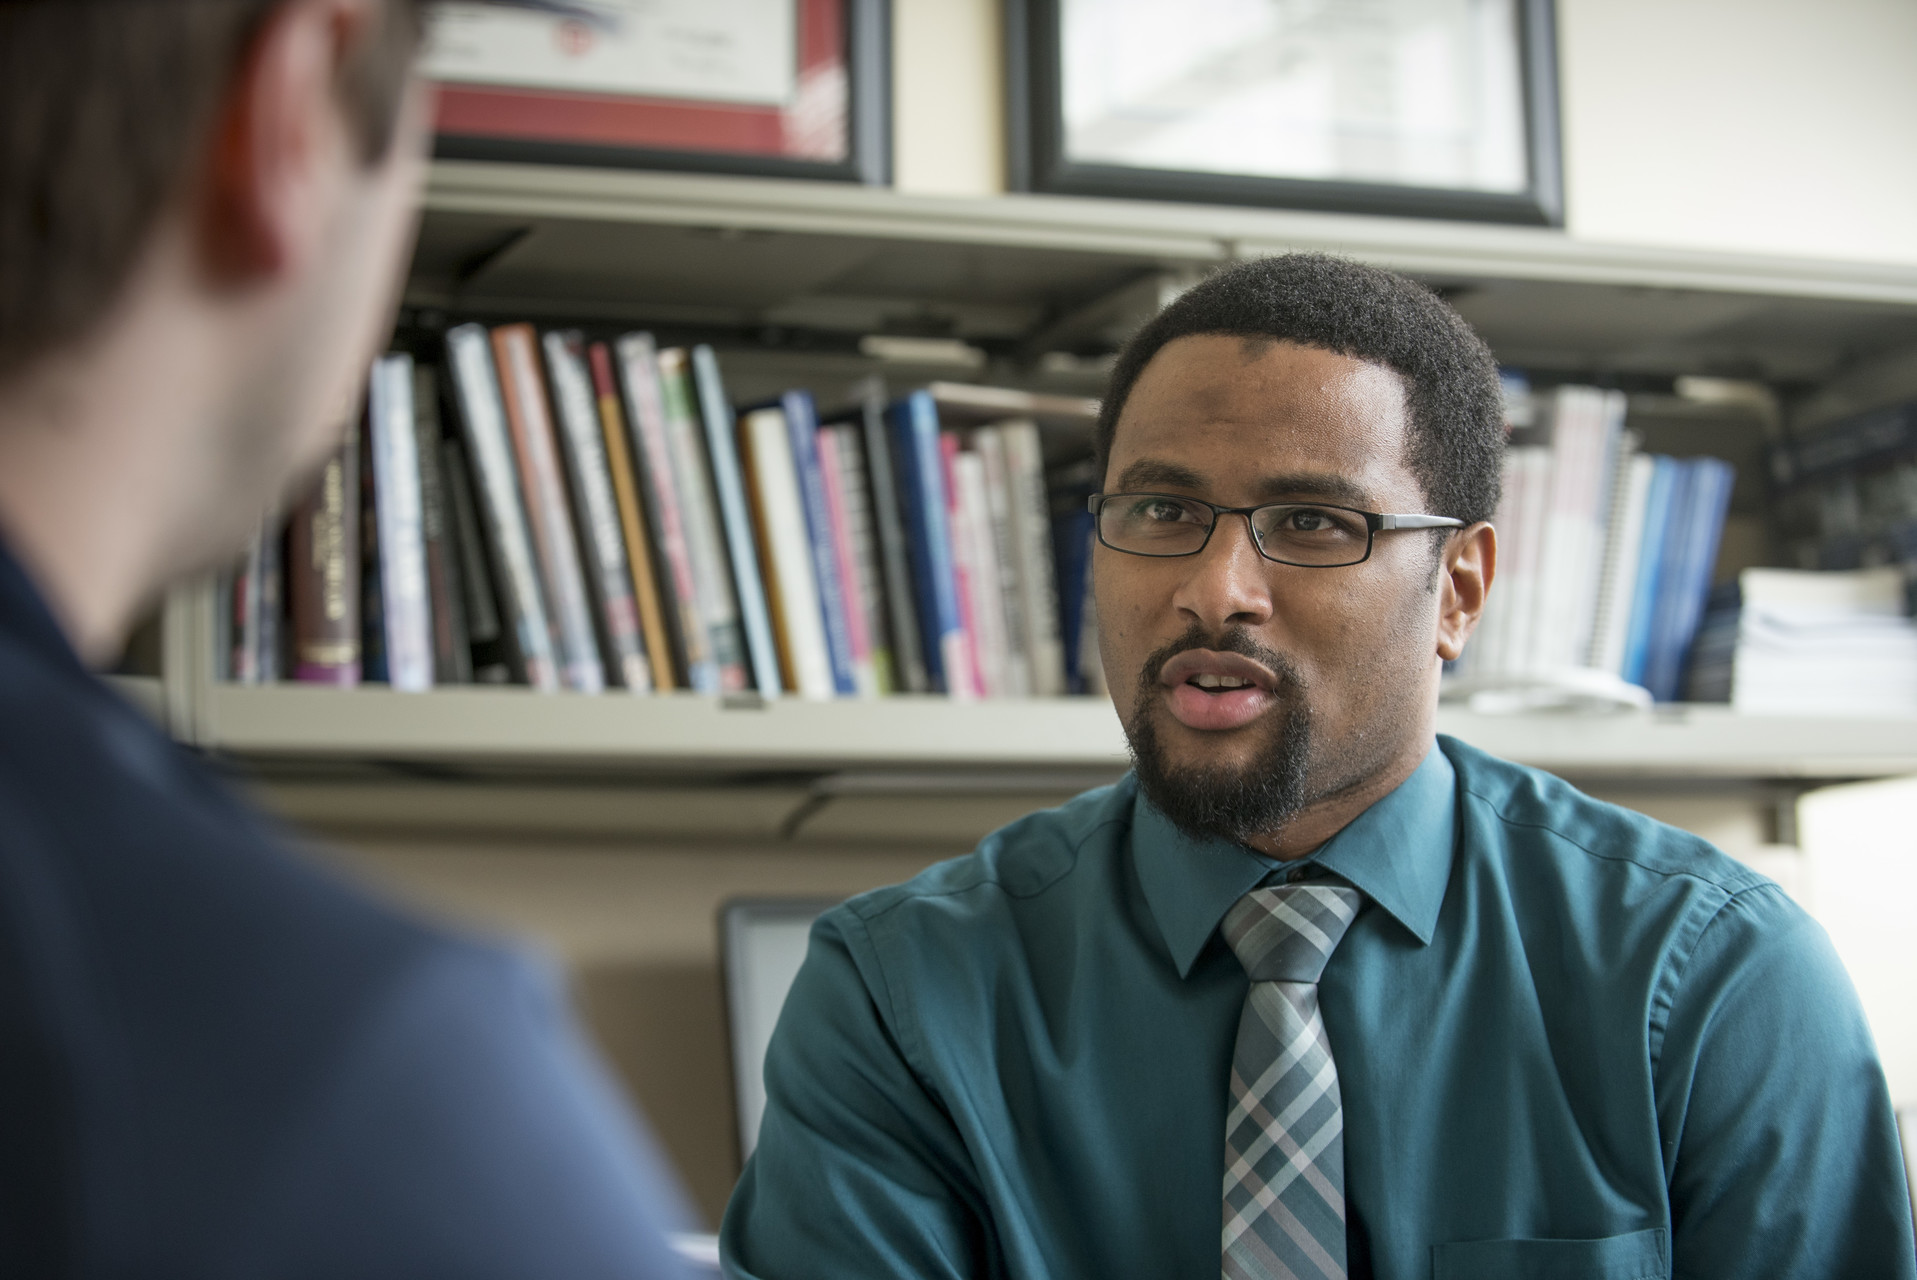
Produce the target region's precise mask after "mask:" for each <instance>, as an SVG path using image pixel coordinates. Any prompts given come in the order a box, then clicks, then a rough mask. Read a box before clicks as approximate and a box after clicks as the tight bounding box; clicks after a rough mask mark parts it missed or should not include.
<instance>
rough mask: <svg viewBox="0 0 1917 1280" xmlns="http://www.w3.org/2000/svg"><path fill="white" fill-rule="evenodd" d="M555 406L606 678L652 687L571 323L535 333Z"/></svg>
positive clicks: (579, 338) (601, 442)
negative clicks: (606, 662) (606, 661)
mask: <svg viewBox="0 0 1917 1280" xmlns="http://www.w3.org/2000/svg"><path fill="white" fill-rule="evenodd" d="M541 345H542V346H543V347H544V348H545V354H546V369H547V372H548V373H549V374H550V376H551V378H552V391H553V403H554V405H555V406H556V407H557V408H558V411H559V442H560V454H561V456H562V457H563V458H564V459H565V464H566V475H567V478H568V479H570V480H571V482H572V496H573V515H574V516H575V517H576V519H577V521H578V525H579V542H580V545H581V547H582V548H584V551H585V558H586V562H587V565H588V567H589V570H590V572H588V573H587V574H586V580H587V585H588V586H589V588H590V590H591V594H592V601H593V603H594V604H595V605H596V606H597V609H596V613H597V619H598V622H599V629H600V632H601V641H602V643H603V646H604V647H603V652H604V653H605V654H606V655H607V656H608V657H609V658H610V659H611V660H612V661H611V668H610V671H609V672H608V675H609V676H610V677H611V683H613V684H616V685H619V686H623V687H624V688H626V689H629V690H631V691H632V692H634V693H647V692H650V691H651V689H652V667H651V664H650V663H649V662H648V660H647V655H646V649H645V642H644V640H643V639H642V637H641V636H640V633H639V609H638V605H637V603H636V602H635V601H634V599H633V586H632V567H631V565H629V564H628V563H627V561H626V546H625V531H624V529H623V528H622V527H621V525H620V519H619V503H618V499H617V498H616V497H615V496H614V494H613V489H612V469H611V467H610V465H609V464H608V463H607V461H606V446H605V437H604V435H603V434H602V432H601V429H600V424H599V406H598V404H597V403H596V401H595V398H594V396H593V389H592V379H591V376H590V375H589V373H588V372H587V369H586V342H585V338H584V336H583V335H581V334H580V333H579V332H578V331H577V330H572V331H568V332H548V333H547V334H545V335H544V337H543V338H542V339H541Z"/></svg>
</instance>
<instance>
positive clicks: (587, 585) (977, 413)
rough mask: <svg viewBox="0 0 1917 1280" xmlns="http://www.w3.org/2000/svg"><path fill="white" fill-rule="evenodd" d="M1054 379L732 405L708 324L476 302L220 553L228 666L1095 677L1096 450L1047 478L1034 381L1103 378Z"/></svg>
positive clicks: (617, 681)
mask: <svg viewBox="0 0 1917 1280" xmlns="http://www.w3.org/2000/svg"><path fill="white" fill-rule="evenodd" d="M436 354H438V353H436ZM1057 400H1059V398H1055V397H1054V398H1045V397H1033V396H1030V395H1027V394H1026V393H1022V392H1016V391H1009V390H1005V389H999V388H990V387H967V386H960V385H954V384H934V385H933V386H930V387H927V388H921V389H918V390H914V391H912V392H911V393H909V394H907V395H904V396H902V397H899V398H897V399H888V397H887V395H886V393H885V390H884V388H883V386H882V385H881V384H879V383H878V382H876V381H868V382H866V383H865V384H862V385H861V386H860V387H858V388H855V389H854V393H853V394H852V395H851V396H849V397H848V403H846V404H844V405H839V406H834V407H832V408H831V409H830V410H829V411H827V412H826V413H824V414H821V412H820V410H819V408H818V406H817V404H816V403H815V401H814V398H813V396H812V394H811V393H810V392H808V391H804V390H792V391H788V392H786V393H785V394H783V395H781V396H780V397H779V398H778V399H777V400H776V401H775V402H772V403H768V404H764V405H756V406H750V407H748V408H746V409H745V410H744V411H743V412H735V410H734V409H733V407H732V405H731V402H730V400H729V399H728V396H727V392H726V387H725V383H724V380H723V378H722V376H721V372H720V368H719V362H718V359H717V356H716V355H715V354H714V352H713V351H712V349H711V348H710V347H706V346H695V347H692V348H690V349H686V348H676V347H675V348H667V349H660V348H658V347H657V345H656V344H655V342H654V340H653V339H652V337H651V336H650V335H649V334H645V333H629V334H626V335H623V336H621V337H618V338H616V339H614V340H611V341H588V340H587V339H586V338H585V337H584V336H583V335H582V334H581V333H579V332H577V331H569V330H556V331H547V332H540V331H538V330H536V329H534V328H533V327H532V326H531V325H526V324H510V325H503V326H499V327H496V328H491V329H488V328H485V327H483V326H480V325H477V324H466V325H461V326H458V327H456V328H453V329H451V330H450V331H448V332H447V333H446V335H445V338H444V344H443V363H440V362H437V361H433V360H429V359H415V358H414V357H413V356H412V355H409V354H403V353H402V354H393V355H389V356H386V357H384V358H382V359H381V360H379V361H378V362H377V363H376V365H375V367H374V368H373V370H372V375H371V378H370V380H369V384H368V392H367V401H366V412H365V415H364V418H363V420H362V423H361V425H360V428H359V430H357V431H356V432H354V433H352V434H350V435H349V436H348V438H347V439H346V440H345V441H343V442H342V444H341V446H340V448H339V449H338V451H337V452H336V453H335V454H334V455H333V456H332V457H331V458H329V459H328V461H327V463H326V466H325V469H324V471H323V473H322V475H321V477H320V480H319V483H318V484H317V485H316V487H315V488H314V490H313V492H312V493H311V495H310V496H308V497H307V498H306V499H305V500H304V501H303V502H302V503H300V504H299V506H298V507H297V508H296V509H295V510H294V511H293V512H292V513H290V515H289V517H288V518H287V520H286V522H285V532H284V535H283V536H282V535H281V534H280V533H279V531H278V526H277V524H275V523H271V522H269V524H268V525H267V526H265V527H263V529H262V531H261V534H260V536H259V537H258V538H256V539H255V541H254V545H253V546H252V547H251V548H250V550H249V553H248V555H247V557H246V560H245V561H244V563H242V564H241V565H239V566H238V567H236V568H235V569H234V570H233V571H232V573H231V574H229V575H228V578H227V583H226V589H225V595H224V603H223V606H222V608H221V610H220V618H221V620H222V625H223V626H224V628H225V634H224V635H223V636H222V637H221V638H220V641H219V645H220V653H221V655H222V659H223V665H224V667H225V674H226V675H227V677H228V678H230V679H232V680H235V681H238V682H241V683H264V682H270V681H273V680H276V679H281V678H290V679H292V680H296V681H306V682H316V683H325V684H337V685H351V684H357V683H359V682H360V681H361V680H362V679H364V680H372V681H384V682H386V683H388V684H390V685H391V686H392V687H393V688H395V689H400V690H422V689H427V688H431V687H433V686H435V685H444V684H462V683H469V682H475V681H477V682H508V681H511V682H518V683H524V684H527V685H530V686H532V687H533V688H535V689H539V690H545V691H553V690H560V689H567V690H576V691H580V692H587V693H593V692H599V691H601V690H603V689H606V688H620V689H625V690H629V691H631V692H634V693H644V692H650V691H661V690H673V689H687V690H692V691H696V692H700V693H707V694H722V695H723V694H745V693H748V692H752V693H757V694H759V695H762V696H779V695H783V694H794V695H797V696H800V697H804V698H809V699H831V698H839V697H871V696H879V695H884V694H891V693H942V694H946V695H948V696H950V697H953V698H960V699H968V698H979V697H1030V696H1050V695H1057V694H1063V693H1067V692H1081V691H1086V690H1087V689H1090V688H1095V687H1096V685H1097V676H1096V672H1097V663H1096V661H1095V660H1093V661H1090V662H1086V661H1083V660H1082V656H1083V655H1086V654H1088V653H1091V652H1093V651H1094V647H1095V643H1096V642H1095V636H1094V634H1093V628H1092V626H1091V614H1090V610H1089V609H1088V608H1087V607H1086V574H1085V571H1084V566H1085V562H1086V559H1087V556H1088V553H1089V544H1090V537H1091V531H1090V527H1089V515H1087V514H1086V513H1084V511H1083V500H1082V499H1083V494H1084V493H1085V492H1086V491H1087V490H1088V489H1089V480H1088V478H1086V477H1084V476H1083V475H1082V474H1077V475H1075V474H1074V473H1073V471H1072V470H1071V469H1070V468H1069V467H1068V468H1066V469H1065V471H1064V472H1062V473H1061V475H1062V477H1063V478H1062V481H1061V483H1062V484H1063V485H1064V492H1062V493H1057V494H1055V493H1054V492H1053V491H1052V486H1051V484H1050V483H1048V475H1047V470H1046V460H1045V457H1044V453H1043V449H1042V441H1041V435H1040V430H1039V426H1038V424H1037V422H1036V421H1035V418H1034V414H1033V412H1032V411H1033V410H1035V409H1039V408H1044V409H1046V410H1047V411H1049V412H1050V413H1052V414H1053V415H1055V416H1056V415H1059V414H1061V413H1062V414H1063V415H1065V416H1067V417H1076V418H1080V419H1084V418H1087V417H1088V415H1089V413H1090V412H1091V411H1092V405H1091V403H1090V402H1086V401H1065V402H1061V403H1051V401H1057ZM442 410H444V412H443V411H442ZM1055 508H1056V509H1055ZM1061 586H1062V587H1063V590H1061Z"/></svg>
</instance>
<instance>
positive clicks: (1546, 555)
mask: <svg viewBox="0 0 1917 1280" xmlns="http://www.w3.org/2000/svg"><path fill="white" fill-rule="evenodd" d="M1605 433H1606V411H1605V400H1604V393H1603V392H1601V391H1598V390H1597V389H1596V388H1594V387H1576V386H1564V387H1559V388H1558V389H1557V393H1556V395H1555V397H1554V398H1553V415H1552V439H1551V449H1550V456H1551V471H1550V481H1549V485H1550V489H1549V495H1550V496H1549V498H1548V500H1547V505H1546V508H1545V511H1544V515H1543V520H1542V524H1541V525H1540V526H1539V534H1540V540H1539V546H1538V553H1537V560H1536V562H1535V563H1536V566H1537V575H1536V579H1535V590H1536V596H1535V603H1534V605H1533V608H1534V619H1535V620H1534V624H1533V625H1534V627H1535V630H1534V632H1533V634H1532V637H1531V646H1530V665H1531V667H1532V669H1544V670H1550V669H1558V668H1563V667H1572V666H1579V665H1582V663H1583V659H1584V654H1585V649H1586V646H1588V644H1589V634H1590V621H1589V617H1590V606H1591V602H1592V601H1593V600H1594V599H1595V597H1596V594H1597V584H1596V580H1595V579H1596V573H1597V567H1598V557H1599V556H1600V555H1601V554H1602V546H1601V543H1600V542H1599V539H1598V522H1599V519H1600V512H1599V505H1600V498H1601V494H1602V491H1603V488H1604V486H1605V483H1606V481H1607V479H1608V476H1607V475H1606V472H1605V465H1604V458H1605V454H1606V452H1607V449H1606V444H1605Z"/></svg>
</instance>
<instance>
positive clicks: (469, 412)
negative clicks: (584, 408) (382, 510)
mask: <svg viewBox="0 0 1917 1280" xmlns="http://www.w3.org/2000/svg"><path fill="white" fill-rule="evenodd" d="M446 357H447V361H448V363H449V364H450V365H451V367H452V373H453V392H454V400H455V402H456V403H457V405H458V407H459V419H460V425H461V427H462V428H463V429H464V433H465V440H466V447H467V449H468V451H469V452H470V456H471V462H472V471H473V478H474V481H475V484H474V488H475V489H476V491H477V492H476V494H475V496H476V497H477V499H478V501H477V502H476V503H475V506H477V508H478V514H479V517H480V520H479V523H480V525H481V527H482V529H483V531H484V536H485V542H486V547H487V550H488V552H489V553H490V555H491V564H492V569H493V575H492V576H493V581H494V585H495V586H496V587H497V589H498V592H499V600H500V605H501V613H502V615H503V618H502V621H503V623H504V625H503V626H502V628H501V629H502V631H503V632H504V634H505V637H506V640H507V643H508V646H509V655H510V658H511V660H512V662H513V664H514V665H515V666H516V667H517V674H518V675H519V676H520V677H521V678H522V679H524V680H525V682H526V683H527V684H529V685H531V686H532V687H533V688H535V689H538V690H541V691H543V692H553V691H556V690H557V689H558V688H559V668H558V664H557V663H556V661H555V659H554V654H553V634H552V624H551V622H550V621H549V615H548V613H547V610H546V589H545V584H544V583H543V582H541V581H540V576H539V567H538V564H537V562H536V561H535V559H534V557H533V546H532V534H531V532H530V530H529V529H528V527H527V523H526V508H525V500H524V499H523V498H522V497H521V496H520V489H519V473H518V469H517V467H516V466H515V465H514V463H513V446H512V438H511V436H510V434H509V431H508V428H507V426H506V406H505V404H504V403H503V401H502V400H501V397H500V391H499V378H498V375H497V374H496V373H494V371H493V354H492V340H491V337H490V335H489V334H488V333H487V332H486V329H485V327H484V326H483V325H477V324H463V325H460V326H458V327H457V328H454V329H449V330H448V331H447V333H446Z"/></svg>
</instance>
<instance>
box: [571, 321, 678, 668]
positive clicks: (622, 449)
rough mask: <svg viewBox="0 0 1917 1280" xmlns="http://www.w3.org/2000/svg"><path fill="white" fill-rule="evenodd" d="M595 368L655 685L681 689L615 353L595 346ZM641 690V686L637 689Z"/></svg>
mask: <svg viewBox="0 0 1917 1280" xmlns="http://www.w3.org/2000/svg"><path fill="white" fill-rule="evenodd" d="M586 358H587V363H588V364H589V365H590V367H591V370H592V387H593V394H594V397H595V399H596V401H597V404H598V408H599V428H600V434H601V436H602V437H603V438H604V440H605V444H606V466H607V469H608V470H609V471H611V473H612V492H613V497H614V498H615V500H617V502H618V503H619V527H620V530H621V532H623V533H624V534H625V539H626V566H627V568H628V569H630V570H631V572H632V597H633V604H634V607H635V608H636V609H637V611H638V614H639V631H640V634H642V635H643V636H644V637H645V648H646V656H647V658H648V659H649V665H650V669H651V670H650V674H651V684H652V687H653V688H655V689H671V688H674V687H676V685H677V680H676V679H675V678H674V675H673V670H672V641H671V640H670V639H669V638H668V637H669V633H668V632H667V630H666V615H665V609H664V607H663V606H662V605H661V603H660V595H659V582H658V578H657V575H656V573H655V571H654V568H653V566H654V563H655V561H656V557H655V555H654V553H653V547H652V535H651V533H650V528H651V526H650V522H649V521H648V520H647V518H646V510H645V504H644V503H643V502H642V501H641V500H640V497H639V473H638V472H637V471H636V470H635V469H634V467H633V465H632V450H631V448H630V446H628V444H627V443H626V418H625V414H624V412H623V411H622V410H621V409H620V407H619V384H618V380H617V379H616V378H615V377H614V376H613V372H612V349H611V348H610V347H608V346H607V345H606V344H605V343H603V342H595V343H593V344H592V346H591V347H589V348H587V351H586ZM635 687H636V686H635Z"/></svg>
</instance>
